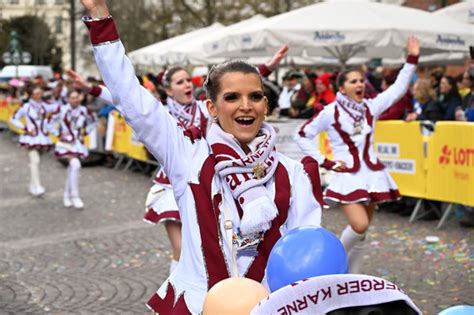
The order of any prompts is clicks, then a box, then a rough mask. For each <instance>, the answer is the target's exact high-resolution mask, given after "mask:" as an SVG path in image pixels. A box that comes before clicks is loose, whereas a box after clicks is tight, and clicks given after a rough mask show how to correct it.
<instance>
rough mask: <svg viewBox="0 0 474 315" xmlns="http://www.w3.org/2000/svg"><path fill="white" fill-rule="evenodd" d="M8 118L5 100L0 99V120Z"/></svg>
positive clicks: (5, 120)
mask: <svg viewBox="0 0 474 315" xmlns="http://www.w3.org/2000/svg"><path fill="white" fill-rule="evenodd" d="M9 118H10V117H9V116H8V103H7V100H0V121H4V122H7V121H8V119H9Z"/></svg>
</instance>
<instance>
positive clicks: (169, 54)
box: [129, 15, 266, 65]
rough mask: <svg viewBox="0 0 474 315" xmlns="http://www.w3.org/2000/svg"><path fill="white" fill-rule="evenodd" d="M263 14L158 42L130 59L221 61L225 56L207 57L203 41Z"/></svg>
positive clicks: (249, 23)
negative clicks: (228, 24)
mask: <svg viewBox="0 0 474 315" xmlns="http://www.w3.org/2000/svg"><path fill="white" fill-rule="evenodd" d="M265 19H266V17H264V16H263V15H255V16H253V17H251V18H249V19H247V20H243V21H241V22H238V23H235V24H232V25H230V26H222V25H221V24H214V25H212V26H210V27H205V28H202V29H199V30H196V31H193V32H190V33H186V34H183V35H179V36H177V37H173V38H170V39H167V40H164V41H161V42H158V43H156V44H153V45H150V46H147V47H144V48H141V49H139V50H136V51H133V52H131V53H130V54H129V55H130V59H131V60H132V61H133V62H134V63H137V64H142V65H152V64H153V65H166V64H183V65H184V64H194V65H208V64H213V63H217V62H221V61H223V60H224V58H207V57H206V56H205V54H204V53H203V51H204V46H203V44H202V43H203V42H204V41H206V40H207V39H209V38H213V39H215V40H219V39H222V38H225V37H226V34H228V33H230V32H233V31H236V30H238V29H240V28H242V27H250V26H253V25H256V24H257V23H259V22H261V21H263V20H265Z"/></svg>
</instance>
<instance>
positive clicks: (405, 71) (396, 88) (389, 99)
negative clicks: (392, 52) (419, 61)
mask: <svg viewBox="0 0 474 315" xmlns="http://www.w3.org/2000/svg"><path fill="white" fill-rule="evenodd" d="M415 70H416V65H414V64H411V63H405V65H404V66H403V68H402V70H400V73H399V74H398V76H397V79H396V80H395V82H394V83H393V84H392V85H391V86H390V87H389V88H388V89H387V90H385V91H383V92H382V93H380V94H378V95H377V96H376V97H375V98H373V99H372V102H371V103H370V105H369V106H370V111H371V113H372V114H373V115H374V116H375V117H378V116H380V115H381V114H382V113H383V112H385V111H386V110H387V109H388V108H389V107H390V106H392V105H393V104H395V103H396V102H397V101H398V100H399V99H401V98H402V97H403V95H405V94H406V92H407V90H408V87H409V86H410V81H411V77H412V76H413V74H414V73H415Z"/></svg>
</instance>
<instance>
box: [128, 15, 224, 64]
mask: <svg viewBox="0 0 474 315" xmlns="http://www.w3.org/2000/svg"><path fill="white" fill-rule="evenodd" d="M223 28H224V26H223V25H222V24H220V23H214V24H212V25H211V26H208V27H204V28H201V29H198V30H195V31H191V32H188V33H184V34H181V35H178V36H175V37H172V38H169V39H166V40H163V41H160V42H158V43H155V44H152V45H149V46H146V47H143V48H140V49H137V50H134V51H132V52H130V53H128V56H129V57H130V59H131V60H132V62H133V63H135V64H142V65H152V64H153V65H163V64H166V59H165V53H166V52H167V51H168V50H169V49H171V47H174V46H176V45H179V44H181V43H187V42H189V41H190V40H192V39H194V38H203V37H204V36H205V35H206V34H209V33H213V32H215V31H216V30H219V29H223Z"/></svg>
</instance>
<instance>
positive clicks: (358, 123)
mask: <svg viewBox="0 0 474 315" xmlns="http://www.w3.org/2000/svg"><path fill="white" fill-rule="evenodd" d="M338 104H339V106H341V108H342V109H343V110H344V111H345V112H346V113H347V114H348V115H349V116H350V117H351V118H352V120H353V121H354V123H353V124H352V126H353V127H354V129H353V135H360V134H361V133H362V121H363V119H364V116H365V109H364V111H363V112H362V113H361V115H358V116H355V115H353V114H352V113H351V112H350V111H349V110H348V109H347V108H346V107H345V106H344V105H343V104H342V103H341V102H338Z"/></svg>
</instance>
